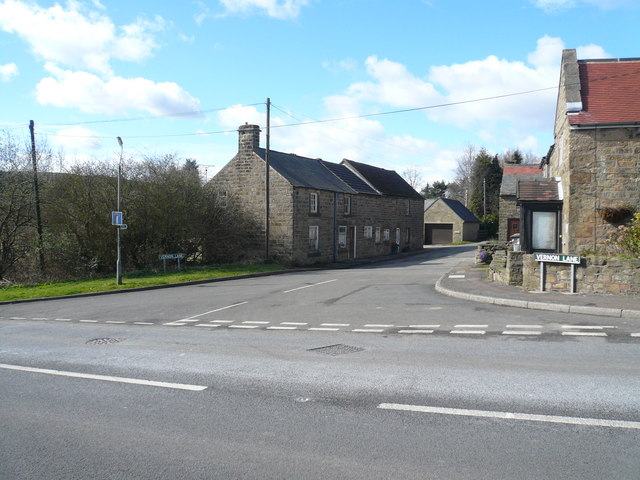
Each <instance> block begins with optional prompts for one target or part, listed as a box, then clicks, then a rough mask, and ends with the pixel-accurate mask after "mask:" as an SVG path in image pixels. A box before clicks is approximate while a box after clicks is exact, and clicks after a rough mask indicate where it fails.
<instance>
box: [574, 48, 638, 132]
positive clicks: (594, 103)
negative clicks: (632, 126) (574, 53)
mask: <svg viewBox="0 0 640 480" xmlns="http://www.w3.org/2000/svg"><path fill="white" fill-rule="evenodd" d="M578 65H579V69H580V89H581V95H582V111H581V112H580V113H578V114H575V115H569V123H570V124H571V125H593V124H607V123H636V122H640V60H639V59H621V60H612V61H595V62H592V61H583V62H579V63H578Z"/></svg>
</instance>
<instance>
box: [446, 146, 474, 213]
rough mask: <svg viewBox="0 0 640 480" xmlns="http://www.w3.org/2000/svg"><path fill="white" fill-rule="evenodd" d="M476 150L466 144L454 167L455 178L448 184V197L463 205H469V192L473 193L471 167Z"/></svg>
mask: <svg viewBox="0 0 640 480" xmlns="http://www.w3.org/2000/svg"><path fill="white" fill-rule="evenodd" d="M477 154H478V150H477V148H476V147H475V145H473V144H472V143H468V144H467V145H466V147H465V148H464V150H463V151H462V154H461V155H460V157H458V166H457V167H456V178H455V180H454V182H453V183H451V184H449V188H448V196H449V198H453V199H454V200H458V201H459V202H461V203H462V204H463V205H465V206H468V205H469V199H470V198H471V192H472V191H473V165H474V163H475V159H476V156H477Z"/></svg>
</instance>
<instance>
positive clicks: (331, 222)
mask: <svg viewBox="0 0 640 480" xmlns="http://www.w3.org/2000/svg"><path fill="white" fill-rule="evenodd" d="M238 132H239V148H238V153H237V154H236V155H235V156H234V157H233V159H231V161H230V162H229V163H228V164H227V165H225V166H224V167H223V168H222V170H221V171H220V172H219V173H218V174H217V175H216V176H215V177H214V178H213V179H212V180H211V185H212V186H213V187H214V188H216V189H217V191H218V192H219V195H220V196H222V197H224V198H233V200H234V201H233V202H230V205H231V204H233V205H238V206H240V207H239V208H243V209H244V210H245V211H248V212H251V214H252V215H253V216H254V217H255V219H256V221H257V222H258V224H259V225H260V229H261V231H260V232H256V235H255V237H256V240H257V241H256V244H255V245H254V247H253V248H254V249H255V254H256V255H260V254H261V252H263V253H262V255H264V254H266V252H267V246H266V244H265V238H266V235H265V230H266V225H267V223H266V212H265V205H266V202H265V198H266V188H265V187H266V182H265V178H266V158H267V153H268V160H269V167H270V168H269V222H268V225H269V235H268V237H269V243H268V252H269V253H268V254H269V257H270V258H271V259H275V260H278V261H280V262H284V263H290V264H298V265H304V264H311V263H317V262H335V261H347V260H352V259H355V258H362V257H372V256H377V255H386V254H389V253H392V252H396V251H400V250H405V251H408V250H416V249H420V248H422V244H423V202H424V200H423V198H422V197H421V196H420V194H419V193H417V192H416V191H415V190H414V189H413V188H411V186H410V185H409V184H407V182H405V181H404V180H403V179H402V177H400V175H398V174H397V173H396V172H394V171H390V170H384V169H382V168H378V167H373V166H371V165H366V164H363V163H358V162H353V161H349V160H343V161H342V163H340V164H336V163H331V162H325V161H323V160H320V159H312V158H306V157H301V156H298V155H295V154H288V153H282V152H277V151H273V150H269V152H267V151H266V150H265V149H264V148H260V128H259V127H258V126H257V125H243V126H241V127H240V128H239V130H238Z"/></svg>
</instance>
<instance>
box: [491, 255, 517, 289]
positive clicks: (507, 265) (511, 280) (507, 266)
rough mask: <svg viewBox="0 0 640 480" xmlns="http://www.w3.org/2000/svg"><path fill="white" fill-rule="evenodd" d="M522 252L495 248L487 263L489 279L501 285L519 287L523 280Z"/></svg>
mask: <svg viewBox="0 0 640 480" xmlns="http://www.w3.org/2000/svg"><path fill="white" fill-rule="evenodd" d="M523 257H524V254H523V252H514V251H512V250H507V249H506V248H505V249H504V250H496V251H495V253H494V254H493V260H492V261H491V264H490V265H489V277H490V279H491V281H493V282H496V283H501V284H503V285H511V286H516V287H520V286H522V282H523V265H522V259H523Z"/></svg>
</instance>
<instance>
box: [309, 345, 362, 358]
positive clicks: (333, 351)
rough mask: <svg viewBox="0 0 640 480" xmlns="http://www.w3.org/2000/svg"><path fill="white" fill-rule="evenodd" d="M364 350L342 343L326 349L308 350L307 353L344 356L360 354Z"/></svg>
mask: <svg viewBox="0 0 640 480" xmlns="http://www.w3.org/2000/svg"><path fill="white" fill-rule="evenodd" d="M363 350H364V348H360V347H352V346H351V345H344V344H343V343H337V344H335V345H328V346H326V347H318V348H310V349H309V350H307V351H308V352H318V353H324V354H325V355H331V356H332V357H335V356H336V355H344V354H346V353H356V352H362V351H363Z"/></svg>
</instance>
